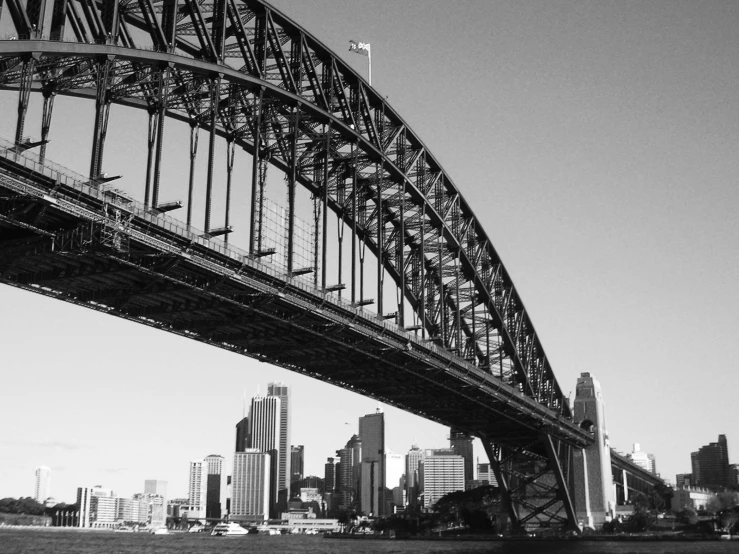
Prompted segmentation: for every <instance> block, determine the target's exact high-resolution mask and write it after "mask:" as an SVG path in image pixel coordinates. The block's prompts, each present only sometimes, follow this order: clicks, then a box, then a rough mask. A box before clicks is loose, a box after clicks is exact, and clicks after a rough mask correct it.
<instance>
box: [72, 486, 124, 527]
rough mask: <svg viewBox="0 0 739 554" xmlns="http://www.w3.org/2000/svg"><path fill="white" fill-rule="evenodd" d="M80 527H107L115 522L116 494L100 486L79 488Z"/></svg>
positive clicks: (78, 524)
mask: <svg viewBox="0 0 739 554" xmlns="http://www.w3.org/2000/svg"><path fill="white" fill-rule="evenodd" d="M77 506H78V507H79V508H78V509H79V517H78V519H77V522H78V523H77V526H78V527H85V528H89V527H106V526H112V525H113V524H114V523H115V519H116V515H117V511H116V495H115V492H113V491H112V490H111V489H104V488H102V487H99V486H95V487H79V488H78V489H77Z"/></svg>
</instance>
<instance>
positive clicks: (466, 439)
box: [449, 427, 475, 486]
mask: <svg viewBox="0 0 739 554" xmlns="http://www.w3.org/2000/svg"><path fill="white" fill-rule="evenodd" d="M473 440H474V439H473V437H471V436H470V435H468V434H467V433H464V432H463V431H460V430H459V429H455V428H454V427H452V428H451V430H450V431H449V446H450V447H451V448H452V450H454V452H456V453H457V454H458V455H459V456H462V458H463V459H464V482H465V486H466V483H468V482H469V481H472V480H473V479H474V478H475V476H474V474H473V471H474V454H473V450H472V441H473Z"/></svg>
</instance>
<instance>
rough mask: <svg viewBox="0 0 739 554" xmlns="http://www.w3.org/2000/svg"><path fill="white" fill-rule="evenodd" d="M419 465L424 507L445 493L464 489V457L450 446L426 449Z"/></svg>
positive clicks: (429, 505) (435, 501) (427, 506)
mask: <svg viewBox="0 0 739 554" xmlns="http://www.w3.org/2000/svg"><path fill="white" fill-rule="evenodd" d="M419 465H420V471H419V473H420V481H421V483H422V486H423V507H424V508H431V507H433V506H434V504H436V503H437V502H438V501H439V499H440V498H441V497H442V496H444V495H445V494H449V493H450V492H454V491H463V490H464V485H465V483H464V458H463V457H462V456H460V455H459V454H456V453H455V452H454V450H452V449H451V448H440V449H437V450H426V455H425V456H424V459H423V461H422V462H421V463H420V464H419Z"/></svg>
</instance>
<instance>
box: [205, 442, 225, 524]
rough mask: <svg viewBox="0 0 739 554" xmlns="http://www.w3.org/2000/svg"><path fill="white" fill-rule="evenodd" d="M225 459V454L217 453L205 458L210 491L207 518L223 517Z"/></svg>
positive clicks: (206, 506) (208, 489)
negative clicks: (222, 489) (222, 492)
mask: <svg viewBox="0 0 739 554" xmlns="http://www.w3.org/2000/svg"><path fill="white" fill-rule="evenodd" d="M223 461H224V458H223V456H218V455H217V454H211V455H210V456H206V458H205V463H206V464H207V466H208V484H207V491H208V492H207V497H206V502H205V517H207V518H214V519H221V488H222V484H223V483H222V479H223V477H222V475H223Z"/></svg>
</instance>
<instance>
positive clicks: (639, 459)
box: [626, 442, 657, 475]
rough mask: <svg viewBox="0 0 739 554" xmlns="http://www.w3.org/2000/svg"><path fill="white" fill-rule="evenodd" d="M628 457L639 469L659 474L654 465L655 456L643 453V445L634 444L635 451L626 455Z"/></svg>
mask: <svg viewBox="0 0 739 554" xmlns="http://www.w3.org/2000/svg"><path fill="white" fill-rule="evenodd" d="M626 457H627V458H628V459H629V460H631V461H632V462H634V463H635V464H636V465H638V466H639V467H641V468H643V469H646V470H647V471H649V472H650V473H654V474H655V475H656V474H657V468H656V467H655V463H654V455H653V454H648V453H647V452H642V450H641V445H640V444H639V443H638V442H635V443H634V450H633V451H632V452H630V453H629V454H627V455H626Z"/></svg>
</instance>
